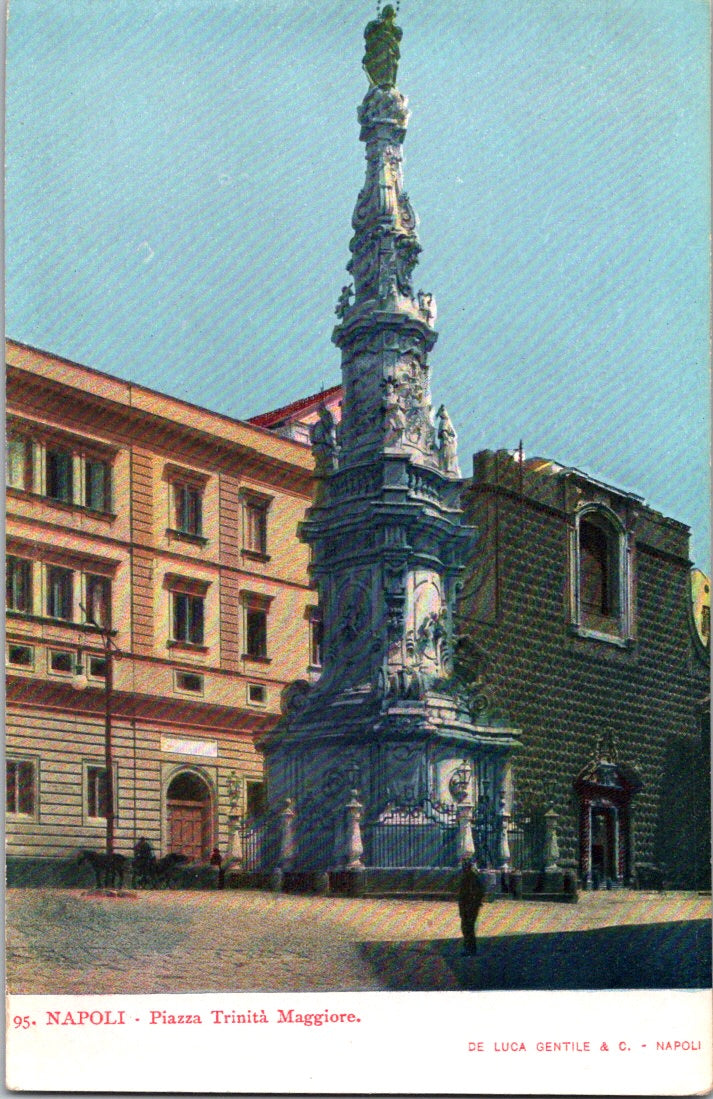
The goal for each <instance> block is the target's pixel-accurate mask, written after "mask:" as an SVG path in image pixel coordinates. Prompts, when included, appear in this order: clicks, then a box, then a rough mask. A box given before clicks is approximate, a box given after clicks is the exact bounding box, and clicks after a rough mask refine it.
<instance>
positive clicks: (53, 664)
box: [48, 649, 76, 675]
mask: <svg viewBox="0 0 713 1099" xmlns="http://www.w3.org/2000/svg"><path fill="white" fill-rule="evenodd" d="M48 660H49V666H50V671H51V672H60V673H61V674H62V675H72V674H73V672H74V668H75V664H76V657H75V656H74V653H72V652H70V651H69V650H68V649H50V651H49V653H48Z"/></svg>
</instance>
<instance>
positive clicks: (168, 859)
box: [153, 851, 191, 886]
mask: <svg viewBox="0 0 713 1099" xmlns="http://www.w3.org/2000/svg"><path fill="white" fill-rule="evenodd" d="M190 861H191V860H190V859H189V858H188V855H179V854H178V852H176V851H171V852H170V854H168V855H164V856H163V858H161V859H155V860H154V867H153V870H154V877H155V881H156V885H166V886H170V884H171V878H172V876H173V872H174V870H175V869H176V868H177V867H179V866H185V865H186V863H188V862H190Z"/></svg>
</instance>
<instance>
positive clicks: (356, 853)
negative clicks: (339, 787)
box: [347, 790, 364, 870]
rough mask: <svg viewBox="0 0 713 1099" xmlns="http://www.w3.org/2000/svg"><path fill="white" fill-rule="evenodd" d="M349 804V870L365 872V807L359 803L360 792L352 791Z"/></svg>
mask: <svg viewBox="0 0 713 1099" xmlns="http://www.w3.org/2000/svg"><path fill="white" fill-rule="evenodd" d="M350 793H351V798H350V800H349V801H348V802H347V870H363V869H364V863H363V862H362V859H361V857H362V855H363V854H364V844H363V843H362V839H361V818H362V813H363V812H364V806H363V805H362V803H361V802H360V801H359V796H358V795H359V791H358V790H351V791H350Z"/></svg>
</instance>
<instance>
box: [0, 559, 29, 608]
mask: <svg viewBox="0 0 713 1099" xmlns="http://www.w3.org/2000/svg"><path fill="white" fill-rule="evenodd" d="M5 606H6V608H7V610H9V611H18V612H20V613H22V614H32V562H31V561H27V560H26V559H25V558H23V557H13V556H10V555H8V557H7V559H6V562H5Z"/></svg>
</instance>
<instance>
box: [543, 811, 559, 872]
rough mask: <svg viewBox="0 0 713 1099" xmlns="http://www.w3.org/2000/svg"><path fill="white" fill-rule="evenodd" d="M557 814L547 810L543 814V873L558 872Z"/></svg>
mask: <svg viewBox="0 0 713 1099" xmlns="http://www.w3.org/2000/svg"><path fill="white" fill-rule="evenodd" d="M558 820H559V813H556V812H555V811H554V809H548V810H547V812H546V813H545V873H547V874H548V873H550V872H551V871H554V870H559V867H558V865H557V860H558V859H559V857H560V851H559V846H558V844H557V821H558Z"/></svg>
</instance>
